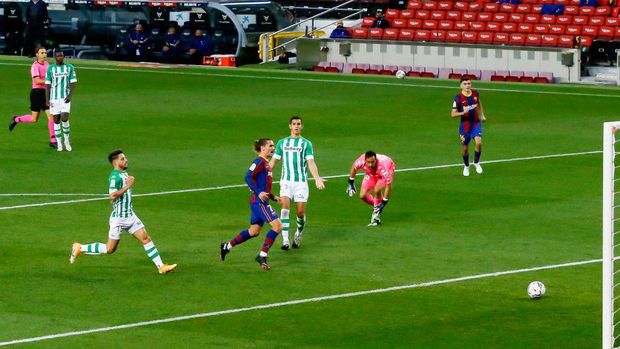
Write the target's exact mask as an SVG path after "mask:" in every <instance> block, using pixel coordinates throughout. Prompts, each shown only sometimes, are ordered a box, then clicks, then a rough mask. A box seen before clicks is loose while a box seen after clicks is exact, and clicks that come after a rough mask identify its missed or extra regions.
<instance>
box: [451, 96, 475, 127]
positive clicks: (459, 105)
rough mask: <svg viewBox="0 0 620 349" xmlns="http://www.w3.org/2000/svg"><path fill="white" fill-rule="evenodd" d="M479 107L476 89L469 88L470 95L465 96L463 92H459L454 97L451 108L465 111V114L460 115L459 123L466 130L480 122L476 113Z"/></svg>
mask: <svg viewBox="0 0 620 349" xmlns="http://www.w3.org/2000/svg"><path fill="white" fill-rule="evenodd" d="M479 107H480V95H479V94H478V91H476V90H471V95H470V96H465V95H464V94H463V92H459V94H457V95H456V96H455V97H454V103H453V104H452V109H456V111H458V112H463V111H466V112H467V113H466V114H465V115H463V116H461V124H462V125H463V129H464V130H465V131H466V132H468V130H469V129H470V128H471V127H473V126H475V125H477V124H479V123H480V117H479V114H478V109H479Z"/></svg>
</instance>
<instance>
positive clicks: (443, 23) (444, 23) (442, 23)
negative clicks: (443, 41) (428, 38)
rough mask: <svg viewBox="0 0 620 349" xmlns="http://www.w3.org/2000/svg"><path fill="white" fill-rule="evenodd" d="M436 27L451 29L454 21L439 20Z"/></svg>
mask: <svg viewBox="0 0 620 349" xmlns="http://www.w3.org/2000/svg"><path fill="white" fill-rule="evenodd" d="M437 28H438V29H440V30H452V28H454V22H452V21H448V20H443V21H439V24H438V25H437Z"/></svg>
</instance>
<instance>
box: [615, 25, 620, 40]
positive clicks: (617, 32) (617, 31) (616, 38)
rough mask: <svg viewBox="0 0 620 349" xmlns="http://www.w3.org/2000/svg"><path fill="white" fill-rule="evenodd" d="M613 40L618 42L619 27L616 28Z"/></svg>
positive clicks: (619, 38) (619, 36)
mask: <svg viewBox="0 0 620 349" xmlns="http://www.w3.org/2000/svg"><path fill="white" fill-rule="evenodd" d="M614 40H616V41H620V27H616V34H615V35H614Z"/></svg>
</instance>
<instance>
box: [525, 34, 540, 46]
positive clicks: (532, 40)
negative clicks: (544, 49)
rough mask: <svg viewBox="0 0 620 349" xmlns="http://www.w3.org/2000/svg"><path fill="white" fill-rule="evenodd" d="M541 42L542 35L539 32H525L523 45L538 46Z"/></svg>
mask: <svg viewBox="0 0 620 349" xmlns="http://www.w3.org/2000/svg"><path fill="white" fill-rule="evenodd" d="M541 43H542V36H541V35H540V34H526V35H525V46H540V44H541Z"/></svg>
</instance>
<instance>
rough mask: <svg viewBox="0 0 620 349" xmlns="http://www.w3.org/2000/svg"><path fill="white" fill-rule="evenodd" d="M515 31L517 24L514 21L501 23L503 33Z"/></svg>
mask: <svg viewBox="0 0 620 349" xmlns="http://www.w3.org/2000/svg"><path fill="white" fill-rule="evenodd" d="M516 31H517V25H516V24H515V23H511V22H508V23H502V32H504V33H514V32H516Z"/></svg>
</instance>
